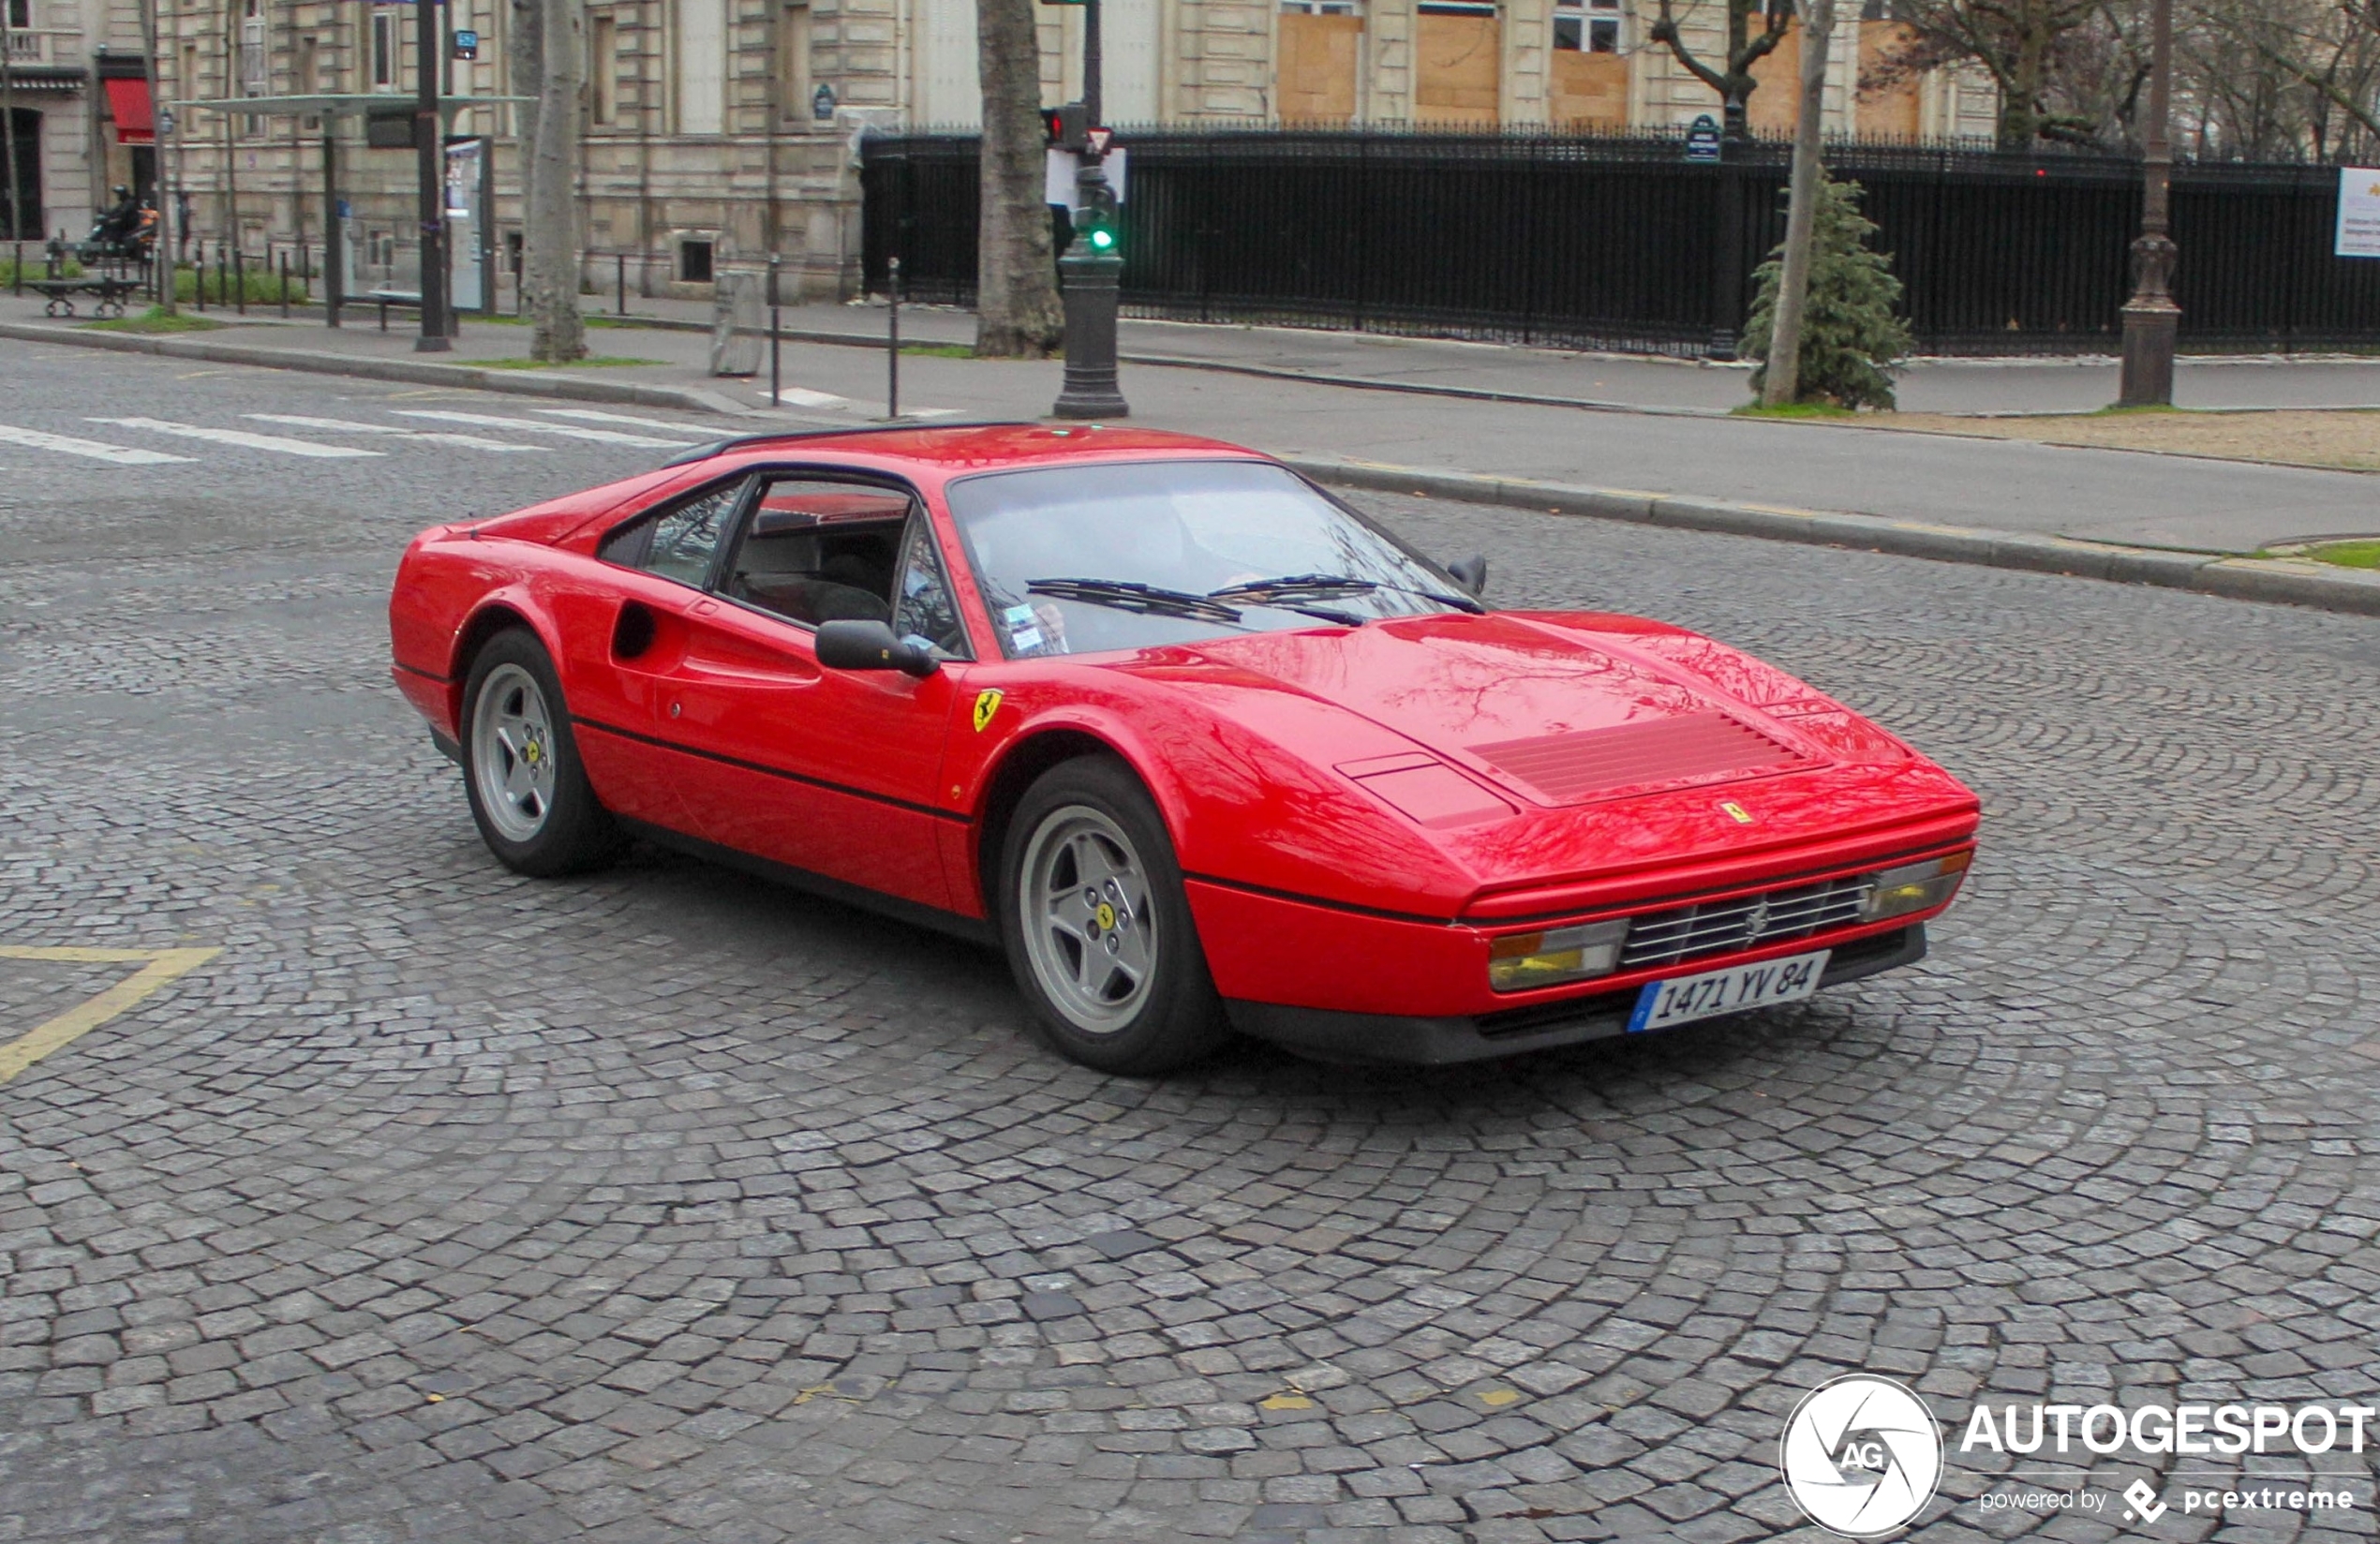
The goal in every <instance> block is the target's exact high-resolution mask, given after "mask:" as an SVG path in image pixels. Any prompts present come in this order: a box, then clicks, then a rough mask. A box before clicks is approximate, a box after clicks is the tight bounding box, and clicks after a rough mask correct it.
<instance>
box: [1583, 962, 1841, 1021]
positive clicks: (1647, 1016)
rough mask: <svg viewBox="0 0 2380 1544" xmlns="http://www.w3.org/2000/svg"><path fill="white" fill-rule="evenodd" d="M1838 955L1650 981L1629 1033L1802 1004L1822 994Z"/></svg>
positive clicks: (1762, 963) (1637, 1002) (1746, 966)
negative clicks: (1829, 962) (1829, 964)
mask: <svg viewBox="0 0 2380 1544" xmlns="http://www.w3.org/2000/svg"><path fill="white" fill-rule="evenodd" d="M1832 953H1834V951H1833V950H1831V949H1821V950H1819V951H1818V952H1817V953H1816V954H1814V955H1792V956H1790V957H1788V958H1784V959H1763V960H1762V961H1761V962H1760V963H1759V964H1757V965H1735V966H1731V967H1730V968H1728V969H1727V970H1724V971H1705V972H1703V973H1702V974H1701V975H1680V976H1672V977H1671V978H1670V979H1669V980H1667V981H1654V982H1648V983H1646V984H1645V987H1644V991H1643V992H1642V993H1640V994H1638V996H1637V999H1636V1012H1634V1013H1632V1014H1630V1015H1629V1020H1628V1029H1629V1033H1630V1034H1634V1033H1636V1032H1638V1031H1640V1030H1665V1029H1668V1028H1669V1027H1670V1026H1671V1025H1673V1024H1685V1023H1690V1022H1691V1021H1693V1020H1694V1019H1697V1018H1709V1017H1713V1016H1714V1015H1718V1014H1732V1013H1742V1012H1743V1011H1744V1010H1745V1009H1747V1008H1765V1007H1767V1006H1769V1005H1770V1004H1771V1003H1776V1002H1800V1001H1801V1000H1802V999H1803V998H1806V997H1807V996H1809V994H1810V993H1812V992H1814V991H1816V990H1818V978H1819V977H1820V976H1822V975H1823V974H1825V973H1826V957H1827V956H1828V955H1830V954H1832Z"/></svg>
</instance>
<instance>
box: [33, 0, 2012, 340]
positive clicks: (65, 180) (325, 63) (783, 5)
mask: <svg viewBox="0 0 2380 1544" xmlns="http://www.w3.org/2000/svg"><path fill="white" fill-rule="evenodd" d="M4 4H14V5H20V6H34V7H47V6H81V7H92V8H106V7H116V6H122V7H125V8H126V11H127V14H134V13H132V12H130V10H129V0H0V5H4ZM509 4H510V0H447V3H446V5H445V6H444V7H442V9H443V11H444V13H445V16H446V20H447V23H448V25H449V26H450V27H452V28H454V29H456V30H458V31H462V32H469V33H473V34H476V37H477V47H476V50H475V52H476V57H475V58H472V59H468V60H462V59H456V58H454V57H448V58H446V59H444V60H442V61H440V63H439V67H440V68H441V70H442V71H444V72H445V74H444V81H443V84H444V89H445V90H446V91H447V92H448V93H449V94H450V95H453V96H458V97H496V96H501V95H503V94H505V93H506V92H507V91H508V90H509V88H510V85H511V82H512V71H511V68H510V61H509V60H508V58H507V56H506V51H505V42H504V36H503V35H504V32H505V28H506V13H507V9H508V7H509ZM1654 6H1655V0H1104V3H1103V6H1102V18H1103V19H1102V33H1103V45H1104V52H1105V58H1106V66H1105V69H1104V71H1103V89H1104V96H1105V116H1106V118H1107V119H1108V122H1109V123H1111V124H1117V125H1133V124H1166V125H1185V126H1190V125H1225V124H1235V125H1258V124H1265V123H1307V124H1315V123H1337V124H1431V123H1437V124H1464V125H1472V126H1496V125H1510V126H1553V127H1569V128H1585V129H1590V130H1593V129H1602V130H1621V129H1626V128H1629V127H1631V126H1668V125H1676V124H1682V123H1687V122H1690V121H1691V120H1692V119H1693V118H1695V117H1696V116H1698V115H1699V114H1702V113H1704V112H1712V113H1716V112H1717V111H1718V101H1717V98H1716V97H1714V95H1713V94H1712V93H1711V92H1710V91H1709V89H1708V88H1706V87H1704V86H1703V85H1702V84H1701V83H1700V82H1697V81H1695V80H1694V79H1693V78H1692V77H1691V76H1690V75H1688V73H1687V72H1686V71H1685V70H1684V69H1683V68H1682V67H1679V66H1678V65H1677V63H1676V62H1675V61H1674V60H1673V58H1672V57H1671V56H1670V53H1669V52H1668V50H1666V49H1665V48H1662V47H1660V46H1659V45H1654V44H1652V43H1650V42H1649V39H1648V37H1647V34H1648V32H1649V29H1650V25H1651V19H1652V16H1653V15H1654V14H1655V10H1654ZM1676 8H1677V9H1678V11H1679V14H1680V19H1681V21H1682V22H1683V24H1684V26H1685V29H1686V36H1687V38H1688V44H1689V46H1693V47H1695V48H1697V49H1698V50H1700V51H1715V50H1716V49H1717V47H1718V38H1719V33H1720V28H1721V27H1722V25H1723V21H1724V10H1723V0H1676ZM160 9H161V11H162V13H163V20H162V23H161V27H162V35H161V41H160V45H159V55H160V57H159V59H158V71H159V77H160V82H159V94H160V96H161V97H163V98H164V101H165V103H166V104H167V105H169V106H170V105H171V104H173V103H177V102H182V103H187V102H192V101H198V100H203V99H209V98H221V97H241V96H278V95H309V94H315V93H332V94H366V95H368V94H374V93H384V94H387V95H388V96H389V97H391V102H392V107H393V108H394V107H397V106H398V105H399V104H400V103H401V102H402V101H403V99H404V98H405V97H408V96H409V94H410V93H411V92H412V91H413V89H414V82H415V75H414V70H415V68H416V63H417V61H416V58H415V52H416V51H415V48H414V41H413V19H414V15H415V13H414V11H413V10H412V8H411V7H410V6H409V5H403V4H386V3H375V0H160ZM1040 15H1041V18H1042V28H1041V33H1042V43H1043V61H1044V68H1043V97H1044V99H1045V100H1046V101H1049V102H1052V103H1055V102H1060V101H1064V100H1068V99H1071V98H1072V97H1075V96H1076V95H1077V94H1078V92H1079V90H1080V80H1079V73H1080V58H1081V49H1080V29H1081V24H1082V11H1081V9H1080V8H1079V7H1070V6H1048V7H1044V8H1043V9H1042V10H1041V12H1040ZM584 18H585V28H584V42H585V45H586V55H587V76H588V85H587V90H586V93H585V97H584V101H583V109H582V111H583V112H584V115H585V116H584V123H585V127H586V141H585V143H586V156H585V175H584V184H583V196H582V200H581V208H582V212H583V215H584V220H585V241H586V246H587V251H588V264H587V267H588V280H589V284H590V287H591V288H593V289H595V290H596V292H598V293H603V294H608V293H609V292H611V291H612V289H614V287H615V285H616V284H617V283H618V282H620V281H621V280H622V279H623V278H624V280H625V283H626V286H627V288H628V289H630V291H631V292H632V294H635V295H651V294H678V295H686V296H699V295H703V294H707V293H708V292H709V289H710V284H711V280H712V278H713V276H714V275H717V274H719V273H721V272H724V271H729V270H736V269H747V270H748V269H751V268H753V267H756V266H758V265H760V264H763V263H765V261H766V257H767V255H768V254H770V253H772V252H773V253H776V254H778V255H779V256H780V257H781V259H782V260H783V261H784V264H785V274H786V284H787V288H788V291H789V293H791V294H799V295H803V296H806V297H810V298H820V297H826V296H830V295H838V294H848V293H849V292H850V290H851V289H852V287H853V286H854V285H855V282H856V275H857V255H858V251H859V244H860V228H859V221H860V216H859V195H858V180H857V147H858V141H859V139H860V137H861V135H862V134H863V133H865V132H866V131H867V130H868V129H869V128H870V127H882V128H927V127H935V126H942V127H950V128H959V129H964V128H971V127H973V126H975V125H976V124H977V123H978V121H979V119H980V111H981V97H980V93H979V91H978V89H977V85H976V76H975V49H976V41H975V22H976V17H975V7H974V0H589V3H588V5H587V6H586V7H585V9H584ZM111 25H112V26H115V29H116V31H120V30H121V26H120V24H116V23H111ZM1843 33H1844V37H1843V40H1842V44H1841V46H1838V47H1837V50H1836V56H1835V60H1834V67H1833V68H1832V70H1831V71H1830V76H1829V85H1828V92H1827V98H1826V118H1827V126H1828V127H1829V128H1830V129H1835V130H1842V131H1852V132H1857V133H1860V134H1863V135H1869V136H1895V137H1917V136H1927V137H1934V136H1946V135H1957V136H1967V135H1978V134H1988V133H1989V132H1990V131H1991V127H1992V123H1993V113H1994V107H1995V103H1994V99H1993V97H1992V96H1991V94H1990V91H1989V89H1988V87H1987V85H1985V84H1984V83H1982V82H1981V80H1980V77H1975V76H1973V75H1971V74H1970V73H1968V72H1957V73H1950V72H1938V73H1936V74H1934V75H1931V76H1927V77H1926V78H1924V79H1921V80H1918V81H1914V82H1904V83H1902V84H1900V85H1898V86H1896V87H1893V88H1891V89H1888V90H1883V91H1873V90H1870V91H1865V92H1863V90H1862V89H1861V83H1860V76H1861V72H1862V70H1863V67H1867V68H1868V69H1870V70H1871V71H1872V68H1873V67H1874V65H1875V64H1876V63H1877V61H1878V60H1880V59H1881V58H1882V57H1883V55H1884V54H1885V53H1886V52H1888V51H1889V50H1890V48H1891V46H1892V45H1893V43H1894V41H1895V40H1896V38H1897V37H1898V27H1897V23H1895V22H1892V21H1890V20H1889V18H1888V17H1887V16H1886V15H1884V14H1883V8H1882V4H1881V3H1877V0H1871V3H1870V4H1869V5H1868V6H1867V14H1866V15H1865V16H1861V17H1859V18H1858V19H1857V20H1856V21H1855V22H1853V21H1851V20H1849V19H1847V22H1846V24H1845V26H1844V28H1843ZM108 37H109V39H110V47H111V48H112V49H113V48H116V47H117V46H118V45H119V43H120V41H121V39H118V38H117V37H116V36H115V32H114V31H111V32H109V33H108ZM134 52H135V54H136V58H137V43H136V45H135V50H134ZM448 52H450V54H451V53H452V52H453V51H451V50H450V51H448ZM1797 68H1798V66H1797V54H1796V49H1795V45H1794V43H1793V42H1792V40H1791V39H1789V41H1788V44H1787V46H1786V47H1785V48H1783V49H1780V50H1779V51H1778V54H1777V55H1776V56H1774V57H1773V58H1771V59H1770V60H1769V61H1767V62H1766V63H1765V64H1764V65H1763V67H1762V68H1761V69H1760V70H1759V72H1758V73H1759V75H1760V77H1761V78H1762V80H1763V89H1762V90H1760V91H1759V92H1757V93H1755V94H1754V97H1753V99H1752V104H1751V117H1752V122H1753V124H1754V126H1755V127H1756V128H1758V129H1761V130H1764V131H1771V132H1781V131H1784V130H1787V129H1790V127H1791V126H1792V118H1793V113H1794V99H1793V98H1794V96H1795V90H1794V81H1795V77H1796V72H1797ZM512 117H513V114H512V112H511V111H510V110H509V109H506V108H504V107H501V106H480V107H473V108H467V109H466V110H464V111H462V112H461V114H460V115H459V117H458V119H457V122H456V125H455V132H456V133H458V134H464V135H482V136H485V137H486V138H487V139H488V141H489V143H490V148H491V160H492V165H493V169H494V176H495V200H494V219H493V221H492V222H490V228H489V229H490V238H491V240H492V242H493V243H494V244H495V246H496V250H497V252H498V260H497V264H496V266H497V267H498V269H499V270H504V271H506V274H505V276H504V277H503V278H502V279H501V280H499V283H498V301H499V303H500V304H507V305H509V304H511V300H512V294H513V289H512V286H511V282H510V278H509V267H510V264H509V262H508V261H506V260H505V258H506V256H508V255H509V252H510V250H511V247H512V245H513V244H514V243H516V242H517V240H518V231H519V224H518V219H519V207H518V199H517V189H518V180H519V175H518V174H519V164H520V163H519V151H518V145H517V141H515V140H514V139H513V128H514V126H513V122H512ZM321 132H322V129H321V126H320V124H319V123H317V122H309V121H306V120H302V119H297V118H290V117H273V116H254V117H251V116H246V115H242V114H233V115H231V116H228V117H227V116H225V115H223V114H221V113H217V112H214V111H205V110H201V111H189V112H184V113H182V114H180V117H179V121H178V123H177V125H176V127H175V131H174V132H172V133H171V134H170V135H168V136H167V144H166V150H165V154H167V155H168V156H170V157H171V159H172V162H173V165H174V167H175V169H176V174H177V176H178V179H179V181H180V182H181V184H182V185H183V186H185V187H186V188H187V189H189V191H190V193H191V195H192V200H193V204H192V213H193V225H194V228H195V230H196V233H197V234H199V235H200V236H201V237H202V238H203V239H206V240H208V241H210V242H216V241H222V240H227V239H230V240H237V241H238V242H239V243H240V244H241V245H242V248H243V249H244V250H245V251H247V252H249V253H251V254H256V255H260V254H261V253H262V252H263V250H264V249H265V247H266V246H267V245H289V244H293V243H294V244H302V245H304V246H305V248H306V249H307V250H308V251H309V252H311V251H319V248H320V239H321V228H322V219H323V215H322V210H321V184H320V161H321V157H320V151H319V144H318V141H319V140H320V135H321ZM338 132H339V133H340V134H341V135H342V137H343V138H344V140H345V141H346V142H345V143H343V145H342V147H341V152H340V154H341V157H342V173H341V180H342V192H343V194H344V195H345V197H346V200H347V209H348V213H347V215H346V217H345V223H346V228H347V230H348V232H349V234H350V237H351V238H352V241H351V243H350V245H351V248H352V250H353V251H354V253H355V254H356V260H357V263H358V267H357V269H356V276H357V278H358V280H359V281H360V282H362V283H363V284H364V285H366V286H368V285H371V284H375V283H385V284H395V285H406V284H407V283H408V278H407V275H409V274H410V273H411V272H412V269H413V259H412V255H411V232H412V229H413V223H414V218H415V215H414V214H413V203H412V200H413V197H414V194H413V176H414V171H413V158H412V156H411V154H410V153H409V151H408V150H406V149H403V148H401V147H392V148H386V149H373V148H369V147H368V146H367V145H366V144H364V142H363V136H362V134H361V131H360V129H359V128H358V127H357V126H356V125H355V123H354V122H353V121H350V124H349V125H348V126H346V127H344V128H342V129H340V130H338ZM86 184H88V185H89V186H88V187H86V186H85V185H86ZM100 186H103V185H99V184H91V183H90V182H89V179H87V178H86V179H83V180H82V181H77V180H75V179H73V178H71V177H69V176H67V175H65V174H64V173H63V172H61V173H60V174H59V175H58V176H57V177H56V179H55V180H54V181H53V182H52V185H51V187H50V190H49V194H48V196H49V198H50V199H51V201H52V202H53V203H55V202H58V201H59V200H80V199H82V198H84V197H88V196H95V195H94V194H93V193H92V192H91V189H95V188H97V187H100ZM55 223H56V222H55V221H54V220H53V221H52V224H55Z"/></svg>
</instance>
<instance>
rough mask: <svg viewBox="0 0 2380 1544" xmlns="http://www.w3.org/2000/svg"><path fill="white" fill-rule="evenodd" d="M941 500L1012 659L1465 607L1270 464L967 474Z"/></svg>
mask: <svg viewBox="0 0 2380 1544" xmlns="http://www.w3.org/2000/svg"><path fill="white" fill-rule="evenodd" d="M949 499H950V510H951V513H952V514H953V516H955V517H956V518H957V520H958V523H959V538H960V540H961V541H962V542H964V543H965V546H966V550H967V557H968V559H969V561H970V562H972V563H973V564H974V570H975V579H976V582H977V584H978V585H979V586H981V587H982V590H983V594H984V601H985V602H986V603H987V604H988V605H989V607H990V608H991V615H992V623H993V626H994V628H995V630H996V631H998V633H999V636H1000V646H1001V649H1002V651H1003V652H1004V654H1006V656H1007V657H1008V658H1009V659H1012V660H1019V659H1028V658H1033V657H1036V656H1040V655H1049V654H1088V653H1093V652H1095V651H1098V650H1102V649H1128V648H1149V647H1153V646H1157V645H1161V644H1178V643H1186V642H1189V641H1191V640H1193V639H1198V638H1213V637H1218V636H1227V635H1229V634H1233V633H1240V632H1270V631H1279V630H1282V629H1286V628H1302V627H1316V626H1329V625H1340V626H1357V625H1361V623H1364V622H1367V621H1373V620H1376V619H1378V618H1380V617H1384V616H1417V615H1421V614H1426V613H1431V612H1444V611H1474V610H1477V609H1479V608H1478V606H1477V604H1476V603H1475V602H1474V601H1471V600H1470V599H1469V597H1467V596H1465V595H1463V594H1462V593H1461V591H1460V590H1459V589H1458V588H1457V587H1456V586H1455V585H1454V582H1453V581H1452V580H1450V579H1449V578H1447V577H1446V575H1444V574H1442V573H1440V572H1437V571H1436V570H1435V569H1433V568H1431V567H1430V566H1429V565H1428V564H1426V563H1424V562H1423V561H1422V560H1421V558H1420V557H1416V556H1415V555H1414V554H1412V553H1411V552H1409V551H1407V550H1406V548H1405V547H1404V546H1403V545H1402V544H1401V543H1399V542H1397V541H1396V540H1395V539H1394V538H1393V537H1391V536H1390V535H1389V534H1388V533H1387V532H1385V531H1382V530H1380V529H1378V528H1376V527H1374V526H1373V525H1371V524H1370V523H1369V522H1368V521H1365V520H1364V519H1362V518H1361V516H1359V515H1357V514H1355V513H1354V512H1351V511H1348V510H1346V509H1345V508H1343V507H1342V506H1340V505H1338V504H1336V503H1333V502H1332V501H1331V500H1330V499H1329V498H1326V497H1323V496H1322V495H1321V494H1319V493H1317V492H1316V491H1315V490H1314V489H1313V488H1311V487H1309V486H1307V485H1306V484H1305V483H1304V482H1302V481H1301V480H1300V479H1299V478H1298V477H1296V476H1295V475H1294V474H1293V473H1291V472H1289V471H1287V469H1285V468H1280V467H1271V466H1265V465H1262V464H1261V463H1256V462H1244V461H1156V462H1148V461H1144V462H1124V463H1115V464H1109V465H1104V466H1074V467H1052V468H1046V469H1041V470H1034V471H1019V472H998V473H993V474H990V475H988V476H984V477H973V478H968V479H966V480H965V481H963V482H956V483H953V484H952V485H951V487H950V490H949Z"/></svg>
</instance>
